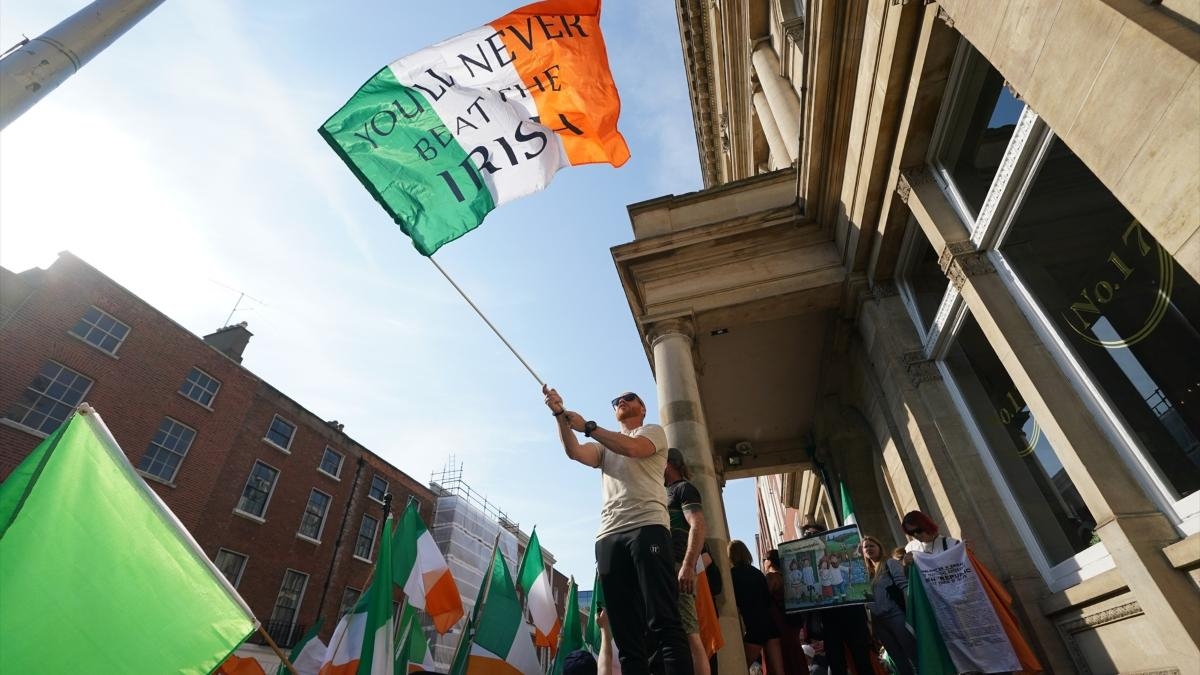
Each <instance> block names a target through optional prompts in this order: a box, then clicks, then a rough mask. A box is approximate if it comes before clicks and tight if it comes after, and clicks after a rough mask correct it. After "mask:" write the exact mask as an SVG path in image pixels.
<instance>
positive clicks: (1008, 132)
mask: <svg viewBox="0 0 1200 675" xmlns="http://www.w3.org/2000/svg"><path fill="white" fill-rule="evenodd" d="M676 6H677V9H678V15H679V28H680V37H681V42H682V46H683V51H684V62H685V67H686V70H687V78H688V86H689V91H690V95H691V98H692V107H693V116H694V122H695V127H696V139H697V144H698V149H699V154H700V161H701V168H702V173H703V178H704V184H705V188H704V189H703V190H701V191H699V192H696V193H692V194H686V195H680V196H676V195H669V196H665V197H661V198H658V199H653V200H650V201H646V202H642V203H638V204H633V205H631V206H630V207H629V214H630V219H631V221H632V225H633V234H634V239H633V241H631V242H629V243H627V244H623V245H620V246H617V247H614V248H613V251H612V255H613V259H614V262H615V263H616V266H617V270H618V273H619V275H620V278H621V282H622V285H623V286H624V289H625V291H626V294H627V297H628V301H629V304H630V309H631V312H632V314H633V316H634V318H635V321H636V324H637V326H638V329H639V332H640V334H641V337H642V338H643V340H644V343H645V346H646V351H647V358H648V359H649V360H650V363H651V365H652V368H653V369H654V372H655V378H656V381H657V386H658V395H659V401H660V405H661V406H662V408H661V411H660V416H661V419H662V420H663V422H664V426H665V427H666V429H667V433H668V436H669V437H670V440H671V442H672V445H675V446H678V447H680V448H682V449H684V451H685V453H687V454H688V457H689V461H690V462H691V464H692V466H693V469H694V471H693V473H694V474H695V475H696V481H695V482H696V483H697V485H698V487H700V489H701V491H702V493H703V494H704V497H705V502H706V504H718V503H720V494H721V492H720V491H721V487H722V486H723V485H724V484H725V482H726V481H728V480H731V479H736V478H751V477H767V476H769V477H771V478H770V479H769V481H767V480H764V482H762V483H760V485H759V500H760V503H763V502H764V500H771V499H774V500H777V501H770V503H769V504H764V509H765V512H764V514H762V517H761V518H760V522H761V523H763V525H764V526H769V527H770V528H771V529H770V531H763V532H760V544H761V545H762V546H763V548H769V547H770V546H771V545H773V544H775V543H778V541H780V540H781V539H782V538H783V537H784V536H786V534H787V533H788V532H789V531H794V529H795V527H796V523H794V522H786V521H788V520H789V519H795V518H805V519H818V520H824V521H826V522H828V521H830V520H831V519H835V516H834V514H836V513H838V509H837V508H835V506H836V504H837V501H838V499H837V497H836V494H837V492H838V490H837V485H839V484H840V485H844V486H846V488H847V490H848V493H849V495H850V496H851V498H852V501H853V502H854V506H855V512H856V514H857V519H858V522H859V524H860V525H861V527H862V529H863V530H864V531H865V532H869V533H873V534H875V535H877V536H880V537H881V538H883V539H892V540H895V541H896V542H897V543H901V542H903V540H904V537H903V534H902V533H901V532H900V530H899V525H898V520H899V516H900V515H901V514H903V513H904V512H906V511H908V510H911V509H917V508H919V509H921V510H923V511H926V512H927V513H929V514H931V515H932V516H933V517H934V518H935V520H937V521H938V522H939V523H942V524H943V526H944V528H945V530H946V531H948V532H949V533H951V534H954V535H956V536H959V537H961V538H963V539H966V540H967V541H968V542H970V544H971V545H972V547H973V549H974V551H975V553H976V555H977V556H978V557H979V558H980V559H981V560H982V561H983V562H984V563H985V564H986V565H988V566H989V568H990V569H992V570H993V572H995V573H996V574H997V576H998V577H999V578H1000V579H1001V580H1002V581H1003V583H1004V584H1005V586H1006V587H1007V588H1008V589H1009V590H1010V591H1011V592H1012V594H1013V596H1014V598H1015V599H1016V606H1017V611H1018V614H1019V617H1020V619H1021V621H1022V623H1023V627H1024V629H1025V632H1026V634H1027V635H1028V636H1029V637H1030V638H1031V639H1032V642H1033V643H1034V646H1035V649H1036V650H1037V653H1038V655H1039V656H1040V658H1041V659H1042V661H1043V663H1044V664H1045V666H1046V668H1047V670H1048V671H1049V672H1083V673H1113V672H1149V671H1153V672H1200V647H1198V644H1200V592H1198V589H1200V534H1198V532H1200V357H1197V356H1196V355H1197V354H1200V33H1198V32H1197V26H1198V25H1200V5H1198V4H1197V3H1195V2H1192V1H1188V0H1163V1H1162V2H1141V1H1140V0H1061V1H1055V0H1042V1H1039V2H1017V1H1013V2H974V1H970V0H941V1H940V2H929V1H924V0H858V1H854V2H844V1H841V0H745V1H743V2H727V1H724V0H677V3H676ZM768 506H769V508H766V507H768ZM709 516H710V520H711V521H715V526H714V527H713V528H712V532H711V537H712V539H711V541H710V542H709V543H710V547H711V548H713V549H714V550H723V548H724V544H725V543H726V542H727V540H728V531H727V528H726V527H725V524H724V518H723V514H719V513H710V514H709ZM727 587H728V586H727ZM720 604H721V605H722V607H721V609H722V620H723V622H724V623H723V628H724V630H725V634H726V644H727V645H728V648H727V649H726V650H724V651H725V652H731V653H723V654H722V656H721V659H722V661H721V667H722V670H724V669H725V668H726V667H729V668H731V670H730V671H729V672H734V670H732V669H735V668H738V667H739V666H738V664H739V662H740V654H741V650H740V648H739V645H740V641H739V639H738V638H739V636H738V635H737V633H738V627H737V621H736V618H733V619H730V618H729V617H730V616H731V614H732V615H733V616H736V615H735V614H734V613H733V609H732V605H731V600H730V599H729V598H722V599H721V600H720ZM730 648H731V649H730ZM740 667H744V665H743V666H740Z"/></svg>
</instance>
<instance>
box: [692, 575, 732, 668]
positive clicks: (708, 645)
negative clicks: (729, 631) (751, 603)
mask: <svg viewBox="0 0 1200 675" xmlns="http://www.w3.org/2000/svg"><path fill="white" fill-rule="evenodd" d="M695 593H696V618H697V619H699V621H700V643H701V644H702V645H704V650H705V653H707V654H708V657H709V658H712V655H713V654H716V653H717V650H719V649H721V647H724V646H725V638H724V636H722V635H721V623H720V620H719V619H718V618H717V605H716V603H714V602H713V596H712V591H711V590H710V589H709V587H708V575H707V574H705V573H704V571H703V570H702V571H700V572H697V573H696V591H695Z"/></svg>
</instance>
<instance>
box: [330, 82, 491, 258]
mask: <svg viewBox="0 0 1200 675" xmlns="http://www.w3.org/2000/svg"><path fill="white" fill-rule="evenodd" d="M319 131H320V133H321V136H322V137H324V138H325V140H326V141H327V142H328V143H329V145H330V146H331V147H332V148H333V149H334V151H335V152H337V154H338V156H340V157H341V158H342V161H344V162H346V165H347V166H349V167H350V170H351V171H353V172H354V175H355V176H357V177H358V180H359V181H361V182H362V184H363V186H364V187H366V188H367V190H368V191H369V192H370V193H371V195H372V196H373V197H375V200H376V201H378V202H379V203H380V205H382V206H383V208H384V209H385V210H386V211H387V212H388V214H389V215H391V217H392V219H393V220H395V221H396V224H397V225H399V226H400V229H401V230H402V231H403V232H404V233H405V234H407V235H408V236H409V237H411V238H412V241H413V246H415V247H416V248H417V250H418V251H420V252H421V254H422V255H425V256H430V255H433V253H434V252H435V251H437V250H438V248H440V247H441V246H443V245H444V244H447V243H449V242H451V241H454V240H455V239H457V238H459V237H461V236H462V235H464V234H466V233H467V232H470V231H471V230H473V229H475V228H476V227H478V226H479V224H480V223H482V222H483V218H484V216H486V215H487V214H488V212H490V211H491V210H492V209H494V208H495V207H496V205H495V201H494V199H493V198H492V194H491V192H489V191H488V188H487V186H486V185H485V184H484V182H483V179H482V177H481V175H480V172H479V170H478V169H477V168H476V167H475V165H474V164H473V163H472V161H471V160H470V159H469V157H468V155H467V151H466V150H464V149H463V148H462V146H460V145H459V144H458V141H457V140H455V138H454V136H453V135H452V133H451V130H450V129H449V128H447V125H446V124H445V123H443V121H442V119H441V118H440V117H439V116H438V114H437V113H436V112H435V111H434V109H433V106H432V105H431V104H430V103H429V101H428V99H426V98H425V96H424V95H422V94H421V92H419V91H417V90H416V89H413V88H411V87H407V86H405V85H402V84H400V83H399V82H397V81H396V77H395V75H394V74H393V73H392V70H391V69H390V68H387V67H385V68H383V69H381V70H380V71H379V72H378V73H376V74H375V76H374V77H372V78H371V79H370V80H368V81H367V82H366V84H364V85H363V86H362V87H361V88H360V89H359V90H358V91H357V92H356V93H355V94H354V96H352V97H351V98H350V100H349V101H347V102H346V104H345V105H344V106H342V108H341V109H340V110H338V111H337V112H336V113H334V114H333V116H332V117H330V118H329V119H328V120H326V121H325V124H323V125H321V128H320V130H319Z"/></svg>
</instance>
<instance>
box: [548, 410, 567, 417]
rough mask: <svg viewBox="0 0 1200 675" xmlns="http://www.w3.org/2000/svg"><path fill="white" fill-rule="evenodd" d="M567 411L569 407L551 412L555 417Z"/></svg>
mask: <svg viewBox="0 0 1200 675" xmlns="http://www.w3.org/2000/svg"><path fill="white" fill-rule="evenodd" d="M565 412H567V409H566V408H563V409H562V410H559V411H558V412H556V413H550V414H551V415H554V416H555V417H558V416H559V415H562V414H563V413H565Z"/></svg>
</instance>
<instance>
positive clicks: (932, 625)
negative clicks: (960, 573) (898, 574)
mask: <svg viewBox="0 0 1200 675" xmlns="http://www.w3.org/2000/svg"><path fill="white" fill-rule="evenodd" d="M905 623H907V624H908V629H909V630H910V631H912V633H913V635H915V636H916V638H917V665H918V666H919V668H920V672H921V675H957V673H958V669H957V668H955V667H954V662H953V661H952V660H950V652H949V650H947V649H946V643H945V642H943V641H942V632H941V629H939V628H938V623H937V616H936V615H935V614H934V612H933V605H931V604H930V603H929V596H928V595H926V594H925V583H924V582H923V581H922V580H921V571H920V570H919V569H917V564H916V563H912V564H911V565H909V566H908V604H907V606H906V607H905Z"/></svg>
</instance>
